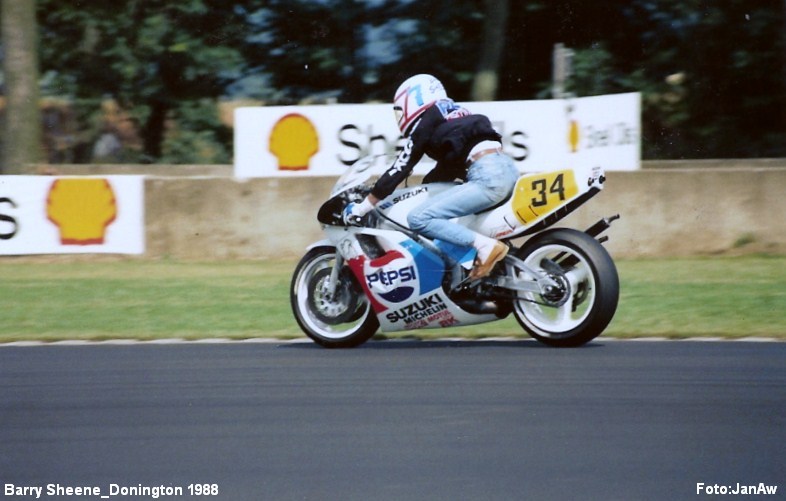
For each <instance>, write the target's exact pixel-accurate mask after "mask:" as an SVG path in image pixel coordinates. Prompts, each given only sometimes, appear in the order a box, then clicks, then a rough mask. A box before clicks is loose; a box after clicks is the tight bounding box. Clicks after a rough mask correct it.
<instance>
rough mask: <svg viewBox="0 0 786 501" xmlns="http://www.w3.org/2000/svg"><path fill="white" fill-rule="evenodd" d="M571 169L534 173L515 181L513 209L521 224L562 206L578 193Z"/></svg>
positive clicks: (530, 221)
mask: <svg viewBox="0 0 786 501" xmlns="http://www.w3.org/2000/svg"><path fill="white" fill-rule="evenodd" d="M578 192H579V190H578V186H576V179H575V177H574V175H573V171H571V170H563V171H556V172H549V173H547V174H534V175H532V176H526V177H522V178H521V179H519V180H518V182H517V183H516V191H515V192H514V195H513V209H514V211H515V213H516V217H517V218H518V219H519V221H521V222H522V223H523V224H529V223H532V222H533V221H535V220H536V219H539V218H540V217H542V216H545V215H547V214H549V213H550V212H552V211H553V210H555V209H557V208H558V207H560V206H562V205H563V204H564V203H565V202H566V201H569V200H570V199H572V198H573V197H575V196H576V195H577V194H578Z"/></svg>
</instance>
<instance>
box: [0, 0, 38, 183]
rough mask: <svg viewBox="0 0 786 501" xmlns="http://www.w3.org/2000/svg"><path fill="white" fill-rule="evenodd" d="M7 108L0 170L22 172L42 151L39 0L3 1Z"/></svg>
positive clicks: (1, 13) (1, 14) (12, 172)
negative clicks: (37, 9)
mask: <svg viewBox="0 0 786 501" xmlns="http://www.w3.org/2000/svg"><path fill="white" fill-rule="evenodd" d="M0 6H1V8H2V12H0V16H2V28H0V29H1V30H2V42H3V52H4V57H3V72H4V76H5V96H6V109H5V120H4V123H3V127H2V130H3V134H2V137H3V143H4V144H3V154H2V159H0V172H5V173H6V174H15V173H20V172H22V170H23V168H24V166H25V165H27V164H31V163H35V162H37V161H38V159H39V158H40V152H41V140H40V138H41V116H40V112H39V108H38V57H37V56H38V51H37V44H36V39H37V33H38V30H37V27H36V18H35V8H36V6H35V1H33V0H29V1H24V2H13V1H3V2H0Z"/></svg>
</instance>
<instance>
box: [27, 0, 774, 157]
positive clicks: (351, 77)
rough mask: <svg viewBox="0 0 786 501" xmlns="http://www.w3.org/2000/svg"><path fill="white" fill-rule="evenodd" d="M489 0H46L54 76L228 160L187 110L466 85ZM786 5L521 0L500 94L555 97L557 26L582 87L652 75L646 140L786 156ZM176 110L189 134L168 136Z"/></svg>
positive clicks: (623, 85)
mask: <svg viewBox="0 0 786 501" xmlns="http://www.w3.org/2000/svg"><path fill="white" fill-rule="evenodd" d="M488 8H489V7H488V2H487V1H483V0H453V1H448V0H432V1H429V2H416V1H414V0H365V1H356V0H267V1H264V0H233V1H231V2H226V1H223V0H182V1H178V2H166V1H164V0H129V1H127V2H113V1H109V0H91V1H89V2H88V1H74V2H63V1H61V0H38V12H39V23H40V34H41V36H40V40H41V43H40V45H41V62H42V70H43V74H44V81H45V83H46V85H45V87H44V91H45V92H46V93H49V94H56V95H65V96H71V97H74V98H78V99H93V100H97V99H102V98H104V97H106V96H110V97H112V98H113V99H116V100H117V101H118V102H119V103H120V104H121V105H122V106H123V107H124V109H126V110H128V111H129V112H130V113H131V114H132V115H133V119H134V120H136V121H137V122H138V123H139V130H140V131H142V135H143V138H142V139H143V146H144V148H143V149H144V154H145V155H146V158H147V159H148V160H149V161H176V160H178V158H181V155H182V154H186V153H188V155H187V157H188V158H184V159H183V160H185V161H189V162H191V161H193V160H194V158H193V155H190V153H193V152H194V151H195V150H200V149H201V148H189V146H188V143H189V141H191V140H192V139H193V140H196V141H198V142H200V143H201V144H209V145H210V146H209V147H207V148H206V149H205V151H210V152H212V153H210V154H211V155H213V156H212V158H213V160H212V161H217V160H218V159H221V158H228V157H229V154H230V151H231V148H230V145H229V140H230V139H229V137H228V135H227V134H226V131H223V130H221V128H220V127H217V126H216V124H215V123H212V125H209V126H208V129H203V128H201V127H205V126H206V125H208V124H206V123H205V122H204V120H194V119H193V117H192V118H188V116H187V115H188V114H189V113H193V111H194V110H196V109H199V110H202V111H201V112H200V113H207V111H206V110H207V107H209V105H210V103H211V102H213V103H215V100H217V99H219V98H221V97H222V96H226V95H228V94H231V93H233V92H234V93H238V92H242V93H243V95H244V96H243V97H247V96H250V97H255V98H264V99H265V100H267V101H268V102H273V103H277V104H288V103H297V102H303V101H304V100H306V101H315V100H316V101H325V100H336V101H340V102H364V101H368V100H383V101H389V100H390V97H391V96H390V94H391V93H392V91H393V90H394V89H395V87H396V85H397V84H398V83H399V82H400V81H401V80H403V79H404V78H405V77H406V76H409V75H411V74H413V73H416V72H429V73H433V74H435V75H437V76H439V77H440V78H441V79H442V80H443V81H444V82H445V84H446V86H447V87H448V89H449V91H450V93H451V95H452V97H454V98H455V99H457V100H468V99H469V97H470V89H471V84H472V80H473V78H474V76H475V72H476V70H477V68H478V66H479V61H478V60H477V59H478V57H480V56H479V54H481V53H482V52H483V51H482V46H481V45H482V43H483V38H482V31H483V29H482V28H483V19H484V17H485V13H486V10H487V9H488ZM785 11H786V4H783V2H782V1H777V0H763V1H761V2H750V1H748V0H726V1H724V2H706V1H704V0H688V1H685V2H673V1H672V0H608V1H606V2H587V1H584V0H563V1H560V2H549V1H547V0H532V1H528V2H526V3H522V2H511V3H510V11H509V15H508V22H507V26H500V30H504V33H505V40H506V44H505V51H504V56H503V60H502V64H501V69H500V74H499V90H498V94H497V99H500V100H508V99H533V98H538V97H545V95H547V93H546V89H547V88H548V85H549V82H550V79H551V64H552V62H551V53H552V49H553V47H554V44H555V43H558V42H559V43H564V44H565V45H566V46H567V47H571V48H573V49H574V50H575V60H574V63H575V65H574V69H575V74H574V78H573V81H572V82H570V84H571V88H572V90H573V91H574V92H575V93H576V94H578V95H592V94H600V93H610V92H628V91H639V92H642V94H643V145H644V157H645V158H701V157H704V158H706V157H751V156H786V20H784V16H785V15H786V14H785ZM189 110H190V111H189ZM90 120H93V121H95V120H96V119H95V117H92V118H90ZM167 120H171V121H172V122H170V123H177V128H176V130H177V134H176V136H175V137H168V138H166V139H165V124H166V123H167ZM83 126H85V127H86V126H87V123H84V124H83ZM216 148H218V149H219V150H222V151H218V150H216ZM165 150H166V151H165ZM178 152H180V153H178Z"/></svg>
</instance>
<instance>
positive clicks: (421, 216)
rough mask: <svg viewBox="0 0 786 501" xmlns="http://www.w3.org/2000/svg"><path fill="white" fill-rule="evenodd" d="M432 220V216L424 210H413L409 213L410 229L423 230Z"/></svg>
mask: <svg viewBox="0 0 786 501" xmlns="http://www.w3.org/2000/svg"><path fill="white" fill-rule="evenodd" d="M430 220H431V218H430V217H428V216H427V215H426V214H425V213H424V212H422V211H413V212H410V213H409V214H407V223H408V224H409V229H410V230H413V231H423V230H424V229H426V226H427V225H428V222H429V221H430Z"/></svg>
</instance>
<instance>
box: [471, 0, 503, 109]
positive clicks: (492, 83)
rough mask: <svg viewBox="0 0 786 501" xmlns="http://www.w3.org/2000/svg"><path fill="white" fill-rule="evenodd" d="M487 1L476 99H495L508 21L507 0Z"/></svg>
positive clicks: (476, 82)
mask: <svg viewBox="0 0 786 501" xmlns="http://www.w3.org/2000/svg"><path fill="white" fill-rule="evenodd" d="M485 3H486V19H485V20H484V21H483V46H482V48H481V51H480V61H479V62H478V71H477V74H476V75H475V81H474V82H473V84H472V99H473V100H475V101H493V100H494V98H495V97H496V95H497V87H498V86H499V69H500V65H501V63H502V53H503V49H504V48H505V29H506V27H507V21H508V1H507V0H486V2H485Z"/></svg>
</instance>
